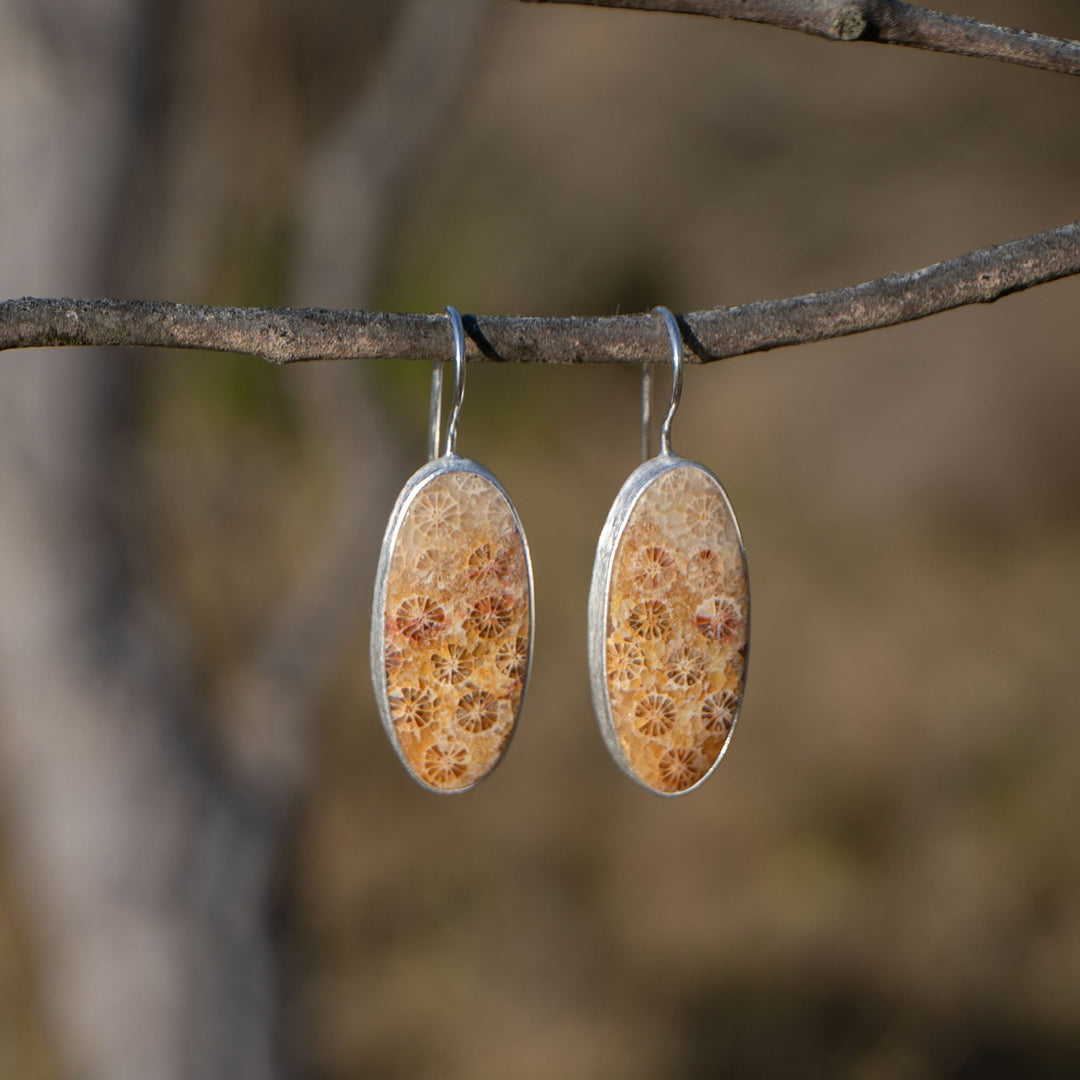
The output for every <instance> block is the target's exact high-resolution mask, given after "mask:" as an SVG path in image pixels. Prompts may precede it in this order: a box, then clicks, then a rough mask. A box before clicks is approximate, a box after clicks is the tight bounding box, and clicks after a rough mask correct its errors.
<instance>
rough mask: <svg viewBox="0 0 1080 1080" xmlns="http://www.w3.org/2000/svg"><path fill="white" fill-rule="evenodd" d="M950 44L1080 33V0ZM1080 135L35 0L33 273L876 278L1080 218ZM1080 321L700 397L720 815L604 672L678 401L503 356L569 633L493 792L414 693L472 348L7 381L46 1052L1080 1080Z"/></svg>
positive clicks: (714, 50) (212, 293)
mask: <svg viewBox="0 0 1080 1080" xmlns="http://www.w3.org/2000/svg"><path fill="white" fill-rule="evenodd" d="M949 9H950V10H952V11H955V12H957V13H960V14H968V15H974V16H979V17H983V18H987V19H991V20H994V21H998V22H1004V23H1008V24H1014V25H1015V24H1022V25H1024V26H1025V27H1026V28H1028V29H1031V30H1038V31H1043V32H1046V33H1050V34H1057V35H1062V36H1068V37H1073V38H1080V10H1078V7H1077V5H1076V3H1075V2H1074V0H1025V2H1024V3H1020V2H1018V0H950V4H949ZM1078 106H1080V84H1078V83H1077V81H1076V80H1070V79H1068V78H1066V77H1064V76H1059V75H1052V74H1047V73H1039V72H1034V71H1028V70H1024V69H1021V68H1013V67H1010V66H1008V65H1002V64H995V63H991V62H987V61H976V60H967V59H962V58H957V57H945V56H938V55H933V54H928V53H919V52H916V51H913V50H907V49H899V48H888V49H886V48H879V47H876V46H870V45H853V46H850V47H841V46H837V45H830V44H828V43H826V42H822V41H818V40H815V39H811V38H807V37H803V36H800V35H794V34H788V33H784V32H782V31H778V30H774V29H771V28H765V27H758V26H751V25H746V24H731V23H725V22H718V21H713V20H705V19H694V18H691V17H681V16H668V15H649V14H644V13H636V12H628V11H611V10H595V9H588V8H578V7H574V6H562V5H552V6H547V5H526V4H518V3H515V2H513V0H453V2H452V3H447V2H446V0H398V2H391V0H364V2H362V3H352V2H347V0H308V2H306V3H301V2H300V0H264V2H263V3H259V4H255V3H252V2H251V0H188V2H187V3H180V2H179V0H159V2H156V3H155V2H151V0H144V2H143V3H138V2H136V0H34V3H32V4H28V3H25V2H23V0H0V295H2V296H4V297H9V296H20V295H25V294H31V295H40V296H54V295H76V296H100V295H116V296H130V297H157V298H166V299H172V300H177V301H183V302H207V303H221V304H232V305H244V304H258V305H264V304H265V305H272V304H306V305H319V306H327V307H334V306H348V307H367V308H377V309H390V310H410V311H411V310H419V311H435V310H439V309H441V308H442V307H443V306H444V305H445V304H448V303H453V304H454V305H456V306H457V307H459V308H460V309H461V310H462V311H464V312H476V313H526V314H529V313H535V314H554V313H560V314H590V313H614V312H620V311H622V312H630V311H640V310H643V309H648V308H650V307H651V306H653V305H655V304H660V303H663V304H666V305H668V306H670V307H672V308H673V309H675V310H676V311H691V310H696V309H702V308H708V307H712V306H716V305H726V304H738V303H742V302H746V301H752V300H760V299H769V298H774V297H781V296H787V295H794V294H798V293H802V292H809V291H814V290H821V289H829V288H833V287H836V286H840V285H844V284H850V283H854V282H857V281H862V280H865V279H869V278H874V277H878V276H882V275H884V274H887V273H890V272H893V271H899V270H908V269H914V268H916V267H920V266H924V265H927V264H929V263H932V262H935V261H938V260H941V259H945V258H949V257H952V256H954V255H957V254H960V253H961V252H964V251H967V250H970V249H973V248H977V247H982V246H985V245H988V244H992V243H997V242H1001V241H1005V240H1009V239H1013V238H1016V237H1019V236H1022V235H1025V234H1028V233H1031V232H1035V231H1040V230H1043V229H1047V228H1051V227H1054V226H1056V225H1060V224H1063V223H1065V222H1068V221H1071V220H1073V219H1075V218H1076V216H1077V212H1078V211H1077V201H1076V193H1077V176H1078V173H1080V120H1078V117H1080V108H1078ZM1078 310H1080V282H1078V281H1077V280H1072V281H1064V282H1060V283H1057V284H1053V285H1049V286H1044V287H1041V288H1038V289H1035V290H1032V291H1030V292H1028V293H1025V294H1022V295H1019V296H1016V297H1012V298H1009V299H1007V300H1004V301H1002V302H1001V303H999V304H996V305H994V306H992V307H987V308H982V309H978V310H976V309H971V308H969V309H966V310H963V311H958V312H954V313H951V314H947V315H942V316H937V317H935V318H932V319H930V320H927V321H924V322H922V323H918V324H915V325H910V326H907V327H902V328H897V329H890V330H885V331H880V332H876V333H872V334H869V335H864V336H861V337H854V338H849V339H847V340H842V341H838V342H833V343H828V344H820V345H814V346H809V347H801V348H795V349H787V350H781V351H778V352H774V353H770V354H766V355H758V356H751V357H746V358H741V359H736V360H732V361H728V362H725V363H723V364H720V365H714V366H711V367H709V368H703V369H693V370H691V371H689V372H688V374H687V381H686V388H685V392H684V397H683V405H682V409H681V411H680V414H679V417H678V420H677V423H676V426H675V446H676V449H677V450H678V451H679V452H680V453H682V454H684V455H686V456H688V457H692V458H696V459H698V460H700V461H702V462H704V463H705V464H707V465H708V466H709V467H711V468H712V469H713V470H714V471H716V472H717V473H718V474H719V476H720V477H721V479H722V480H723V481H724V483H725V485H726V486H727V488H728V491H729V494H730V496H731V499H732V502H733V504H734V506H735V507H736V510H737V512H738V514H739V515H740V520H741V524H742V528H743V533H744V538H745V541H746V546H747V551H748V556H749V560H750V569H751V582H752V589H753V596H754V605H755V606H754V616H753V619H754V636H753V648H752V653H753V659H752V663H751V667H750V679H749V686H748V690H747V694H746V699H745V703H744V708H743V714H742V721H741V723H740V725H739V728H738V731H737V732H736V735H735V737H734V740H733V743H732V746H731V748H730V752H729V754H728V756H727V758H726V759H725V761H724V764H723V765H722V766H721V768H720V769H719V770H718V772H717V774H716V775H715V776H714V778H713V779H712V780H711V781H710V782H709V783H708V784H707V785H705V787H704V788H703V789H701V790H700V791H699V792H697V793H695V794H694V795H692V796H690V797H688V798H686V799H682V800H674V801H668V800H660V799H657V798H655V797H652V796H650V795H649V794H647V793H646V792H644V791H642V790H640V789H638V788H637V787H636V786H635V785H633V784H632V783H631V782H630V781H628V780H627V779H626V778H624V777H623V776H622V775H621V774H620V773H619V772H618V771H617V769H616V768H615V766H614V765H613V764H612V762H611V761H610V760H609V759H608V757H607V756H606V752H605V750H604V748H603V745H602V743H601V740H600V737H599V735H598V733H597V730H596V726H595V722H594V720H593V717H592V712H591V706H590V701H589V694H588V682H587V670H586V663H585V598H586V595H587V591H588V583H589V575H590V571H591V565H592V555H593V549H594V545H595V541H596V537H597V535H598V533H599V531H600V528H601V525H602V524H603V521H604V518H605V516H606V513H607V509H608V506H609V505H610V503H611V500H612V499H613V498H614V495H615V493H616V492H617V490H618V488H619V486H620V485H621V483H622V481H623V479H624V478H625V477H626V476H627V475H628V473H629V472H630V471H631V470H632V469H633V468H634V467H635V465H636V463H637V450H638V423H639V421H638V373H637V371H635V370H613V369H611V368H605V367H602V366H599V365H598V366H596V367H591V366H585V367H580V368H573V369H569V368H566V369H557V368H551V369H546V368H544V367H543V366H539V365H538V366H535V367H524V366H521V367H512V366H506V367H501V366H493V365H475V366H473V367H472V368H471V369H470V371H469V383H468V395H467V398H466V403H465V408H464V412H463V414H462V420H461V428H460V439H459V447H460V450H461V452H462V453H464V454H467V455H469V456H471V457H474V458H476V459H478V460H480V461H482V462H483V463H485V464H486V465H488V466H489V467H490V468H492V469H493V470H494V471H495V473H496V474H497V475H498V476H499V478H500V479H501V481H502V482H503V483H504V485H505V486H506V488H507V490H508V491H509V492H510V493H511V494H512V496H513V498H514V499H515V501H516V503H517V507H518V510H519V512H520V514H521V518H522V520H523V523H524V525H525V528H526V531H527V534H528V537H529V541H530V544H531V547H532V551H533V557H534V563H535V579H536V606H537V638H536V646H535V657H534V665H533V672H532V680H531V684H530V688H529V694H528V698H527V700H526V703H525V708H524V711H523V715H522V718H521V724H520V728H519V734H518V736H517V737H516V739H515V741H514V744H513V746H512V747H511V749H510V752H509V754H508V756H507V759H506V761H505V762H504V763H503V765H502V766H501V767H500V768H499V769H498V770H497V771H496V773H495V774H494V775H493V776H492V777H491V778H490V779H489V780H487V781H485V783H484V784H483V785H482V786H481V787H480V788H478V789H477V790H476V791H474V792H472V793H470V794H468V795H466V796H464V797H461V798H451V799H439V798H437V797H434V796H431V795H428V794H426V793H425V792H423V791H421V790H420V789H419V788H418V787H416V786H415V785H414V784H413V783H412V781H410V780H409V779H408V777H407V776H406V775H405V773H404V772H403V770H402V769H401V768H400V766H399V764H398V763H397V761H396V759H395V758H394V755H393V753H392V751H391V749H390V746H389V745H388V743H387V741H386V739H385V738H384V736H383V734H382V731H381V729H380V727H379V724H378V721H377V718H376V714H375V709H374V704H373V701H372V694H371V690H370V683H369V677H368V671H367V632H368V626H367V621H368V609H369V605H370V597H371V585H372V579H373V575H374V569H375V560H376V557H377V550H378V543H379V541H380V539H381V534H382V530H383V527H384V525H385V521H386V517H387V515H388V513H389V510H390V507H391V505H392V502H393V499H394V496H395V494H396V492H397V490H399V489H400V487H401V486H402V485H403V483H404V482H405V480H406V479H407V477H408V476H409V475H410V473H411V472H412V471H413V470H414V469H415V468H416V467H418V466H419V465H420V464H421V463H422V461H423V459H424V454H425V437H426V436H425V430H424V428H425V423H426V410H427V386H428V379H429V372H430V369H429V366H428V365H426V364H407V363H402V362H392V361H388V362H385V363H371V364H364V365H361V364H309V365H297V366H294V367H291V368H289V369H286V370H278V369H273V368H271V367H270V366H269V365H267V364H265V363H263V362H260V361H257V360H254V359H251V358H246V357H234V356H226V355H209V354H195V353H182V352H163V353H150V352H138V353H137V352H126V353H119V352H118V353H87V352H83V353H76V352H75V351H74V350H55V351H52V352H37V353H31V352H10V353H6V354H5V355H4V356H3V357H2V358H0V778H2V780H0V824H2V826H3V843H2V846H0V1076H3V1077H9V1076H10V1077H20V1078H27V1080H60V1078H66V1077H80V1078H83V1077H85V1078H90V1080H97V1078H105V1077H108V1078H110V1080H125V1078H127V1077H131V1078H139V1080H147V1078H150V1077H153V1078H165V1080H168V1078H172V1077H176V1078H180V1077H197V1078H199V1080H203V1078H215V1080H216V1078H218V1077H222V1078H223V1077H230V1078H249V1077H250V1078H253V1080H254V1078H261V1077H277V1076H290V1075H300V1076H311V1077H319V1078H325V1080H337V1078H345V1077H358V1076H362V1077H372V1078H380V1080H381V1078H387V1080H391V1078H418V1080H422V1078H435V1077H438V1078H440V1080H459V1078H460V1080H487V1078H492V1080H494V1078H499V1080H501V1078H505V1077H514V1078H521V1080H532V1078H536V1080H547V1078H552V1077H559V1078H564V1080H579V1078H580V1080H586V1078H588V1080H594V1078H612V1080H615V1078H618V1080H635V1078H671V1080H693V1078H701V1077H713V1076H721V1075H722V1076H731V1077H740V1078H743V1077H745V1078H751V1080H755V1078H762V1080H771V1078H779V1077H792V1076H799V1077H804V1076H805V1077H844V1078H848V1077H850V1078H853V1080H855V1078H858V1080H893V1078H896V1080H901V1078H904V1080H907V1078H913V1080H914V1078H937V1077H942V1078H984V1077H988V1078H993V1077H1016V1076H1024V1077H1036V1078H1039V1077H1073V1076H1076V1075H1080V1027H1078V1021H1080V854H1078V845H1077V839H1076V822H1077V817H1078V810H1080V805H1078V802H1080V799H1078V793H1080V723H1078V719H1080V689H1078V687H1077V678H1076V673H1077V663H1076V656H1077V653H1078V647H1080V624H1078V621H1077V612H1078V610H1080V558H1078V552H1080V424H1078V423H1077V421H1076V416H1077V401H1078V399H1080V366H1078V364H1077V357H1078V342H1080V324H1078V321H1077V311H1078ZM659 385H660V386H661V387H666V385H667V383H666V379H665V378H664V377H663V376H661V377H660V379H659ZM663 392H664V391H663V390H662V389H661V390H659V391H658V393H663Z"/></svg>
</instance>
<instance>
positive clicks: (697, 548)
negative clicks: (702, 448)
mask: <svg viewBox="0 0 1080 1080" xmlns="http://www.w3.org/2000/svg"><path fill="white" fill-rule="evenodd" d="M609 582H610V583H609V586H608V593H607V597H608V601H607V639H606V656H605V671H604V677H605V681H606V685H607V693H608V702H609V706H610V710H611V719H612V722H613V724H614V728H615V734H616V736H617V738H618V741H619V746H620V747H621V749H622V753H623V756H624V759H625V763H626V765H627V767H628V768H629V769H630V770H631V771H632V772H633V774H634V775H635V776H636V777H637V779H638V780H640V781H641V783H643V784H645V785H646V786H647V787H650V788H652V789H653V790H654V791H658V792H661V793H663V794H677V793H678V792H681V791H685V790H687V789H688V788H691V787H693V786H694V785H695V784H696V783H697V782H698V781H699V780H701V779H702V777H704V776H705V775H706V774H707V773H708V771H709V770H710V769H711V768H712V767H713V765H714V764H715V763H716V761H717V759H718V758H719V757H720V755H721V753H722V752H723V750H724V747H725V745H726V744H727V741H728V738H729V737H730V735H731V729H732V727H733V726H734V723H735V719H736V715H737V712H738V707H739V702H740V700H741V698H742V689H743V679H744V672H745V664H746V635H747V621H748V620H747V614H748V590H747V576H746V563H745V558H744V556H743V550H742V544H741V541H740V539H739V533H738V528H737V526H736V524H735V519H734V517H733V516H732V513H731V509H730V507H729V505H728V502H727V498H726V496H725V495H724V493H723V490H722V489H721V488H720V486H719V484H718V483H717V481H716V479H715V478H714V477H713V476H712V475H711V474H710V473H709V472H707V471H706V470H705V469H703V468H701V467H699V466H696V465H694V464H693V463H687V464H680V465H678V466H676V467H674V468H672V469H670V470H668V471H667V472H664V473H662V474H661V475H660V476H658V477H657V478H656V479H655V480H653V481H652V482H651V483H649V484H648V486H647V487H646V488H645V489H644V490H643V491H642V493H641V494H640V495H639V496H638V498H637V501H636V502H635V503H634V506H633V508H632V510H631V511H630V514H629V516H628V518H627V520H626V524H625V525H624V527H623V531H622V534H621V536H620V538H619V540H618V544H617V547H616V549H615V553H614V557H613V561H612V568H611V575H610V579H609Z"/></svg>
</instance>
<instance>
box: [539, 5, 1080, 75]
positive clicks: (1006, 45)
mask: <svg viewBox="0 0 1080 1080" xmlns="http://www.w3.org/2000/svg"><path fill="white" fill-rule="evenodd" d="M525 2H526V3H548V4H552V3H554V4H585V5H588V6H590V7H618V8H634V9H636V10H640V11H670V12H679V13H682V14H687V15H711V16H713V17H714V18H717V19H738V20H740V21H743V22H756V23H767V24H768V25H770V26H779V27H781V28H782V29H785V30H798V31H800V32H801V33H804V34H813V35H815V36H816V37H823V38H828V39H829V40H830V41H873V42H877V43H878V44H881V45H908V46H910V47H911V48H914V49H930V50H932V51H934V52H946V53H956V54H958V55H961V56H978V57H982V58H984V59H987V60H1003V61H1005V62H1006V63H1009V64H1023V65H1024V66H1025V67H1033V68H1041V69H1042V70H1044V71H1059V72H1062V73H1063V74H1065V75H1080V41H1071V40H1069V39H1068V38H1055V37H1049V36H1047V35H1046V34H1034V33H1032V32H1031V31H1029V30H1016V29H1013V28H1012V27H1008V26H997V25H996V24H995V23H988V22H982V21H980V20H979V19H971V18H968V17H966V16H962V15H946V14H944V13H943V12H940V11H933V10H931V9H930V8H924V7H919V6H917V5H916V4H908V3H904V0H525Z"/></svg>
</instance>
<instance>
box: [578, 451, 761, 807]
mask: <svg viewBox="0 0 1080 1080" xmlns="http://www.w3.org/2000/svg"><path fill="white" fill-rule="evenodd" d="M685 466H691V467H692V468H695V469H699V470H700V471H701V472H703V473H705V475H706V476H707V477H709V479H710V480H711V481H712V482H713V483H714V484H715V485H716V487H717V490H718V491H719V492H720V495H721V497H722V498H723V500H724V505H725V506H726V507H727V510H728V513H729V514H730V515H731V520H732V522H733V523H734V525H735V536H736V538H737V540H738V543H739V553H740V555H741V557H742V564H743V572H744V573H745V575H746V654H745V657H744V661H743V677H742V685H741V686H740V687H739V699H738V701H737V702H736V705H735V711H734V714H733V716H732V721H731V729H730V730H729V731H728V736H727V738H726V739H725V740H724V745H723V747H722V748H721V750H720V753H719V754H718V755H717V757H716V760H715V761H714V762H713V763H712V765H711V766H709V770H708V772H706V773H705V775H704V776H702V777H701V778H700V779H699V780H697V781H696V782H695V783H693V784H691V785H690V787H688V788H684V789H683V790H682V791H657V790H656V789H655V788H652V787H650V786H649V785H648V784H646V783H644V782H643V781H642V780H641V778H640V777H638V775H637V774H636V773H635V772H634V770H633V769H632V768H631V767H630V763H629V761H628V760H627V758H626V755H625V753H624V752H623V748H622V743H620V742H619V735H618V732H617V731H616V729H615V720H614V718H613V717H612V715H611V697H610V695H609V693H608V672H607V613H608V603H609V600H610V597H611V572H612V569H613V568H614V563H615V552H616V551H617V550H618V547H619V541H620V540H621V539H622V535H623V532H624V531H625V529H626V524H627V522H628V521H629V519H630V515H631V513H632V512H633V510H634V507H635V506H636V505H637V501H638V499H639V498H641V496H642V495H643V494H644V492H645V490H646V489H647V488H648V487H649V486H650V485H651V484H652V483H653V482H654V481H655V480H657V479H659V478H660V477H661V476H663V475H664V474H665V473H667V472H670V471H671V470H672V469H678V468H683V467H685ZM749 665H750V571H749V567H748V566H747V562H746V548H745V547H744V545H743V539H742V531H741V530H740V528H739V519H738V518H737V517H736V516H735V511H734V509H732V506H731V500H730V499H729V498H728V494H727V492H726V491H725V490H724V485H723V484H721V483H720V480H719V479H718V478H717V476H716V474H715V473H713V472H712V471H711V470H710V469H708V468H706V467H705V466H704V465H702V464H701V463H700V462H698V461H691V460H690V459H689V458H684V457H680V456H679V455H678V454H675V453H672V452H671V451H670V450H667V451H666V452H665V451H661V452H660V453H659V454H657V455H656V457H653V458H650V459H649V460H648V461H646V462H643V463H642V464H641V465H639V466H638V467H637V468H636V469H635V470H634V471H633V472H632V473H631V474H630V476H629V477H628V478H627V480H626V483H624V484H623V486H622V488H621V489H620V490H619V494H618V495H617V496H616V497H615V502H614V503H612V506H611V510H610V511H609V512H608V516H607V521H605V522H604V528H603V530H602V531H601V533H600V539H599V541H598V543H597V546H596V561H595V562H594V563H593V574H592V584H591V586H590V588H589V683H590V686H591V688H592V699H593V710H594V711H595V713H596V719H597V722H598V723H599V725H600V733H601V735H602V736H603V738H604V742H605V744H606V745H607V748H608V750H609V751H610V753H611V756H612V757H613V758H614V759H615V762H616V764H617V765H618V766H619V768H620V769H622V771H623V772H624V773H626V775H627V776H629V777H630V779H631V780H633V781H635V782H636V783H637V784H639V785H640V786H641V787H643V788H645V790H646V791H651V792H652V793H653V794H654V795H659V796H660V797H661V798H665V799H670V798H677V797H678V796H680V795H688V794H689V793H690V792H691V791H695V790H696V789H697V788H699V787H700V786H701V785H702V784H703V783H705V781H706V780H708V778H709V777H710V776H712V774H713V773H714V772H715V771H716V767H717V766H718V765H719V764H720V762H721V761H722V760H723V757H724V755H725V754H726V753H727V748H728V747H729V746H730V745H731V737H732V735H733V734H734V733H735V725H736V724H737V723H738V720H739V713H740V712H741V710H742V702H743V694H744V693H745V691H746V677H747V673H748V671H749Z"/></svg>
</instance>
